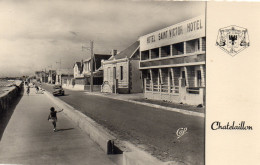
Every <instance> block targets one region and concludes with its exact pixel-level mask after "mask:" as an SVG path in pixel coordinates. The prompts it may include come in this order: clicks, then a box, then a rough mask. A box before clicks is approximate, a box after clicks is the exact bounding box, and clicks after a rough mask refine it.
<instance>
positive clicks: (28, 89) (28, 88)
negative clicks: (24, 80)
mask: <svg viewBox="0 0 260 165" xmlns="http://www.w3.org/2000/svg"><path fill="white" fill-rule="evenodd" d="M29 94H30V86H29V85H28V87H27V95H28V96H29Z"/></svg>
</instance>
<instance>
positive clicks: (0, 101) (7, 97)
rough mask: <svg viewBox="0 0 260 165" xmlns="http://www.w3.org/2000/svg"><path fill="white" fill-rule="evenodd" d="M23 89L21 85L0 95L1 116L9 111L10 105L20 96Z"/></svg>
mask: <svg viewBox="0 0 260 165" xmlns="http://www.w3.org/2000/svg"><path fill="white" fill-rule="evenodd" d="M22 88H23V83H22V82H21V83H19V84H17V85H16V86H13V87H10V90H9V91H8V92H5V93H4V94H2V95H0V114H1V113H2V112H4V111H6V110H8V109H9V107H10V105H12V103H13V102H14V100H15V99H16V98H17V97H18V96H19V95H20V93H21V91H22Z"/></svg>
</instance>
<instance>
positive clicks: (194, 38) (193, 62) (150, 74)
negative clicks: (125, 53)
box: [139, 16, 206, 105]
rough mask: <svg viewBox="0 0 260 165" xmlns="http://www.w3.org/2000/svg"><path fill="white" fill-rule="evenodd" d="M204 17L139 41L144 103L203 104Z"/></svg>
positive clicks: (154, 33) (148, 35)
mask: <svg viewBox="0 0 260 165" xmlns="http://www.w3.org/2000/svg"><path fill="white" fill-rule="evenodd" d="M205 29H206V27H205V17H204V16H199V17H196V18H193V19H190V20H187V21H184V22H181V23H178V24H175V25H172V26H170V27H167V28H164V29H161V30H158V31H156V32H153V33H150V34H147V35H145V36H142V37H140V39H139V40H140V57H141V58H140V66H139V69H140V70H141V71H142V78H143V80H144V94H145V97H146V98H148V99H155V100H165V101H170V102H175V103H184V104H190V105H199V104H203V105H204V104H205V61H206V37H205V36H206V35H205Z"/></svg>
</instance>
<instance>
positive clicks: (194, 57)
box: [140, 51, 206, 69]
mask: <svg viewBox="0 0 260 165" xmlns="http://www.w3.org/2000/svg"><path fill="white" fill-rule="evenodd" d="M205 61H206V52H205V51H199V52H194V53H187V54H182V55H174V56H167V57H161V58H153V59H148V60H141V61H140V69H151V68H164V67H177V66H190V65H201V64H205Z"/></svg>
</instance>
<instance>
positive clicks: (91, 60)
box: [82, 41, 94, 92]
mask: <svg viewBox="0 0 260 165" xmlns="http://www.w3.org/2000/svg"><path fill="white" fill-rule="evenodd" d="M93 45H94V41H90V48H89V47H84V46H82V51H83V49H84V48H85V49H87V50H90V52H91V55H90V92H93V57H94V52H93V49H94V48H93V47H94V46H93Z"/></svg>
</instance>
